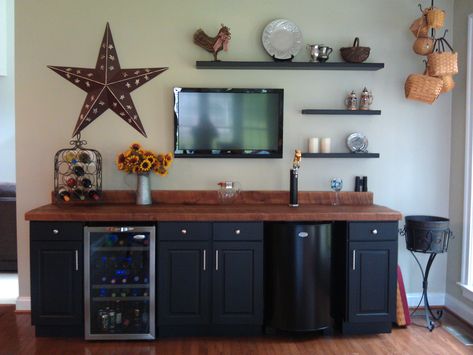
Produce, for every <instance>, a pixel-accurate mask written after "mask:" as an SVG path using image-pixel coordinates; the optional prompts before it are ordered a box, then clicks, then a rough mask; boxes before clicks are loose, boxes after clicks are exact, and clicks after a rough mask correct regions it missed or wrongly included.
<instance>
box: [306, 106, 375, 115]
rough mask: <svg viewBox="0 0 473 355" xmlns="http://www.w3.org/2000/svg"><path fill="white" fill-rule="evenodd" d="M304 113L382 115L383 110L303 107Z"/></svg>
mask: <svg viewBox="0 0 473 355" xmlns="http://www.w3.org/2000/svg"><path fill="white" fill-rule="evenodd" d="M301 112H302V114H303V115H381V110H332V109H313V108H308V109H303V110H302V111H301Z"/></svg>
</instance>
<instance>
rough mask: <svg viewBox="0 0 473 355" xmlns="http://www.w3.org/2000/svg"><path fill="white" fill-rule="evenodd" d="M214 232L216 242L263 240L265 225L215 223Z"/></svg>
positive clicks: (256, 223) (254, 223)
mask: <svg viewBox="0 0 473 355" xmlns="http://www.w3.org/2000/svg"><path fill="white" fill-rule="evenodd" d="M213 232H214V240H263V223H259V222H222V223H214V225H213Z"/></svg>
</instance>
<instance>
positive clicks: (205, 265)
mask: <svg viewBox="0 0 473 355" xmlns="http://www.w3.org/2000/svg"><path fill="white" fill-rule="evenodd" d="M203 258H204V260H203V262H204V266H203V270H204V271H205V270H207V250H205V249H204V255H203Z"/></svg>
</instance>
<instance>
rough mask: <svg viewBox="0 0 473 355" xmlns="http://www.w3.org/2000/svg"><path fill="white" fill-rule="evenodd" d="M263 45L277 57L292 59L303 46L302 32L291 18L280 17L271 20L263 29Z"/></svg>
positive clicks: (271, 54) (270, 53)
mask: <svg viewBox="0 0 473 355" xmlns="http://www.w3.org/2000/svg"><path fill="white" fill-rule="evenodd" d="M262 41H263V47H264V49H266V52H268V53H269V55H270V56H274V57H275V58H276V59H290V58H291V56H295V55H296V54H297V53H299V51H300V50H301V48H302V44H303V43H302V33H301V31H300V30H299V27H297V25H296V24H295V23H293V22H291V21H289V20H284V19H279V20H274V21H272V22H270V23H269V24H268V25H267V26H266V27H265V28H264V30H263V35H262Z"/></svg>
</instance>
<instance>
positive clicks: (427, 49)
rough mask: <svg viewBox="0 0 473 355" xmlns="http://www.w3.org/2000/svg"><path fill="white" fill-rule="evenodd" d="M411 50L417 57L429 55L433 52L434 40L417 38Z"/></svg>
mask: <svg viewBox="0 0 473 355" xmlns="http://www.w3.org/2000/svg"><path fill="white" fill-rule="evenodd" d="M412 49H413V50H414V52H415V53H416V54H418V55H429V54H431V53H432V52H433V51H434V40H433V39H432V38H430V37H418V38H417V39H416V40H415V42H414V45H413V46H412Z"/></svg>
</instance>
